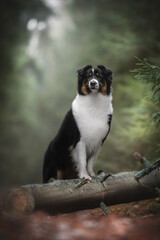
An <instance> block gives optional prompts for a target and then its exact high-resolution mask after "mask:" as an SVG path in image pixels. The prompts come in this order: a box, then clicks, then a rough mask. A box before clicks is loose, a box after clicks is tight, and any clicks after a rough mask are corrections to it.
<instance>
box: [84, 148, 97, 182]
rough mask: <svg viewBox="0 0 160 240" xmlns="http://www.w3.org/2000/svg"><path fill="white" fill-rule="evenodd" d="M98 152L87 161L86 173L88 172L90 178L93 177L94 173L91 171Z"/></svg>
mask: <svg viewBox="0 0 160 240" xmlns="http://www.w3.org/2000/svg"><path fill="white" fill-rule="evenodd" d="M99 151H100V148H99V149H98V150H97V151H96V152H95V153H94V154H93V155H92V156H91V158H90V159H89V160H88V164H87V171H88V174H89V175H90V176H91V177H95V176H96V175H95V172H94V170H93V166H94V162H95V160H96V158H97V156H98V154H99Z"/></svg>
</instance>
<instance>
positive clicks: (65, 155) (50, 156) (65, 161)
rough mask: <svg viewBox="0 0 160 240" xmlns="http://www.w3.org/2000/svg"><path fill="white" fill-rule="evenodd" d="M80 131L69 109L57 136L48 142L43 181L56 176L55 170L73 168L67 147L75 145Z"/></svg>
mask: <svg viewBox="0 0 160 240" xmlns="http://www.w3.org/2000/svg"><path fill="white" fill-rule="evenodd" d="M79 139H80V133H79V130H78V128H77V125H76V122H75V120H74V117H73V114H72V110H70V111H69V112H68V113H67V114H66V116H65V119H64V121H63V123H62V126H61V128H60V130H59V132H58V134H57V136H56V137H55V138H54V139H53V140H52V141H51V142H50V144H49V146H48V149H47V151H46V153H45V157H44V164H43V182H44V183H46V182H47V181H48V180H49V179H50V178H51V177H53V178H55V177H56V176H57V170H62V171H64V170H65V169H68V168H73V164H72V160H71V156H70V150H69V148H70V147H71V146H73V148H74V147H75V146H76V144H77V142H78V141H79Z"/></svg>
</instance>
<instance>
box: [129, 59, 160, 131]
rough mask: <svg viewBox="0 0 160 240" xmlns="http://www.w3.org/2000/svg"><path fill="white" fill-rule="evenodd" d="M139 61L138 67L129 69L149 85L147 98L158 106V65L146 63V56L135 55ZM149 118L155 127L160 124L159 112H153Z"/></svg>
mask: <svg viewBox="0 0 160 240" xmlns="http://www.w3.org/2000/svg"><path fill="white" fill-rule="evenodd" d="M136 59H137V60H138V61H139V62H138V63H136V65H137V66H139V68H136V69H134V70H131V72H133V73H136V75H135V78H136V79H137V80H140V81H144V82H146V83H147V84H149V85H150V93H149V94H148V98H149V99H150V100H152V101H153V102H154V104H155V105H156V106H157V108H159V105H160V67H158V66H155V65H151V64H150V63H148V61H147V58H144V59H143V60H141V59H139V58H138V57H136ZM151 120H153V121H154V122H155V123H156V125H157V127H159V126H160V112H155V113H153V115H152V117H151Z"/></svg>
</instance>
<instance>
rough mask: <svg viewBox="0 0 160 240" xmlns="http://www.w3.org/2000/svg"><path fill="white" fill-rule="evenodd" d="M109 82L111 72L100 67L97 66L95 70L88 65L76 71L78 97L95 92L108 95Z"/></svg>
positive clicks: (110, 80)
mask: <svg viewBox="0 0 160 240" xmlns="http://www.w3.org/2000/svg"><path fill="white" fill-rule="evenodd" d="M111 82H112V71H111V70H110V69H107V68H106V67H104V66H102V65H99V66H97V68H92V66H90V65H88V66H86V67H84V68H82V69H79V70H78V93H79V94H80V95H88V94H91V93H97V92H99V93H101V94H103V95H109V94H110V91H111V89H110V88H111Z"/></svg>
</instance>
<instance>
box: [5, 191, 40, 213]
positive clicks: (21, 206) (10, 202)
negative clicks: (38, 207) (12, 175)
mask: <svg viewBox="0 0 160 240" xmlns="http://www.w3.org/2000/svg"><path fill="white" fill-rule="evenodd" d="M34 207H35V200H34V197H33V195H32V192H31V191H29V190H27V189H24V188H22V187H20V188H16V189H13V190H11V191H10V192H9V193H8V195H7V198H6V199H5V202H4V210H5V211H7V212H12V213H27V212H32V211H33V210H34Z"/></svg>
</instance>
